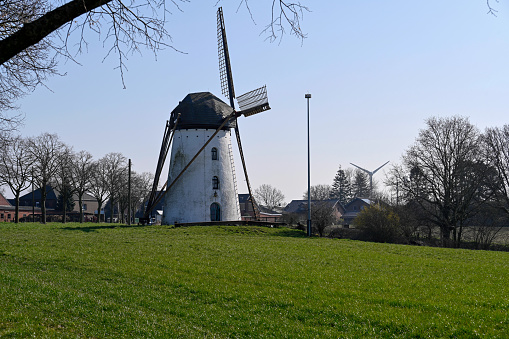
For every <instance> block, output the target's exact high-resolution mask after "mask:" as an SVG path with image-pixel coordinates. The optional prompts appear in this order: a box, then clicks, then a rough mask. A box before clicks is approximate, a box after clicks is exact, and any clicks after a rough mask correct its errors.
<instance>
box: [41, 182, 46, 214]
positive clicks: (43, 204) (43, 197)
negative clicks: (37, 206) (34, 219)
mask: <svg viewBox="0 0 509 339" xmlns="http://www.w3.org/2000/svg"><path fill="white" fill-rule="evenodd" d="M41 186H43V188H41V210H42V220H41V222H42V223H43V224H46V184H45V183H44V185H41Z"/></svg>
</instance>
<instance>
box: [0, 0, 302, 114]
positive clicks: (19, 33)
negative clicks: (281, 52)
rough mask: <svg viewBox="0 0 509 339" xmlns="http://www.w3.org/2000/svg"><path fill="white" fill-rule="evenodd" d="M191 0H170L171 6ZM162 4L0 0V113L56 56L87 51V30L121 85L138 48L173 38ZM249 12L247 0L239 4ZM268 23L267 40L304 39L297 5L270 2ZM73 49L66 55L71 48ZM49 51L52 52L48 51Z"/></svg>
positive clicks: (50, 69)
mask: <svg viewBox="0 0 509 339" xmlns="http://www.w3.org/2000/svg"><path fill="white" fill-rule="evenodd" d="M188 1H189V0H172V1H171V2H169V3H170V4H171V5H172V8H175V9H176V10H179V11H180V10H181V8H180V4H181V3H185V2H188ZM166 3H167V2H166V1H165V0H67V1H62V0H3V1H2V2H1V4H2V13H1V15H0V111H1V110H2V109H6V108H10V107H12V103H13V101H14V100H15V99H16V98H17V97H19V96H20V95H23V94H24V93H26V92H27V91H30V90H31V89H33V88H34V87H35V86H37V85H38V84H40V83H41V82H42V81H44V80H45V78H46V76H47V75H50V74H55V72H56V59H55V52H56V53H57V54H60V55H61V56H63V57H64V58H70V59H72V60H74V55H75V54H76V53H81V52H82V51H84V50H86V48H87V45H88V42H87V39H86V36H87V35H88V33H87V32H94V33H97V34H98V35H99V37H100V39H101V40H102V41H103V44H104V45H105V47H106V48H107V50H108V52H107V53H106V57H107V56H109V55H116V56H117V58H118V69H119V70H120V75H121V78H122V82H123V81H124V77H123V73H124V70H125V69H126V65H125V60H126V58H127V55H128V54H130V53H139V52H140V51H141V49H142V48H146V49H149V50H151V51H152V52H154V53H157V51H158V50H160V49H162V48H165V47H170V48H173V47H172V46H170V45H168V41H171V36H170V34H169V33H168V32H167V30H166V28H165V25H166V23H167V22H168V16H167V15H168V14H169V8H168V7H167V6H166ZM240 4H244V5H245V6H246V8H247V10H248V11H249V12H250V9H249V3H248V1H244V0H242V1H240ZM271 8H272V21H271V22H270V23H269V25H268V26H267V28H266V29H265V32H266V33H268V35H269V38H270V39H271V40H274V39H276V38H277V37H278V36H282V35H283V34H284V33H285V27H288V29H289V31H290V33H291V34H294V35H296V36H297V37H299V38H301V39H303V38H304V37H305V35H304V33H303V32H302V30H301V27H300V20H301V19H302V16H303V13H304V11H307V10H308V9H307V8H306V7H305V6H303V5H301V4H300V3H288V2H286V1H284V0H273V1H272V6H271ZM74 45H76V46H77V51H70V49H69V46H74ZM52 51H53V53H52Z"/></svg>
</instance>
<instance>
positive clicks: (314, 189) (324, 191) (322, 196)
mask: <svg viewBox="0 0 509 339" xmlns="http://www.w3.org/2000/svg"><path fill="white" fill-rule="evenodd" d="M331 195H332V186H331V185H313V186H311V200H327V199H329V198H330V197H331ZM307 198H308V191H307V190H306V191H305V192H304V194H303V195H302V199H307Z"/></svg>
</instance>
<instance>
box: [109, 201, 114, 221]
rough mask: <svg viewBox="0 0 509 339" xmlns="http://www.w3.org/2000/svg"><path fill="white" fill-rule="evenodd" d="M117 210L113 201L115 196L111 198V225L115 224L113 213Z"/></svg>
mask: <svg viewBox="0 0 509 339" xmlns="http://www.w3.org/2000/svg"><path fill="white" fill-rule="evenodd" d="M114 210H115V204H114V200H113V195H112V196H111V198H110V223H113V215H114V213H113V211H114Z"/></svg>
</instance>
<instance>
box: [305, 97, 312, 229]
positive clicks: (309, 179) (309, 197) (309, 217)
mask: <svg viewBox="0 0 509 339" xmlns="http://www.w3.org/2000/svg"><path fill="white" fill-rule="evenodd" d="M304 97H305V98H306V99H307V101H308V237H310V236H311V158H310V148H309V99H311V94H309V93H308V94H306V95H305V96H304Z"/></svg>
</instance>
